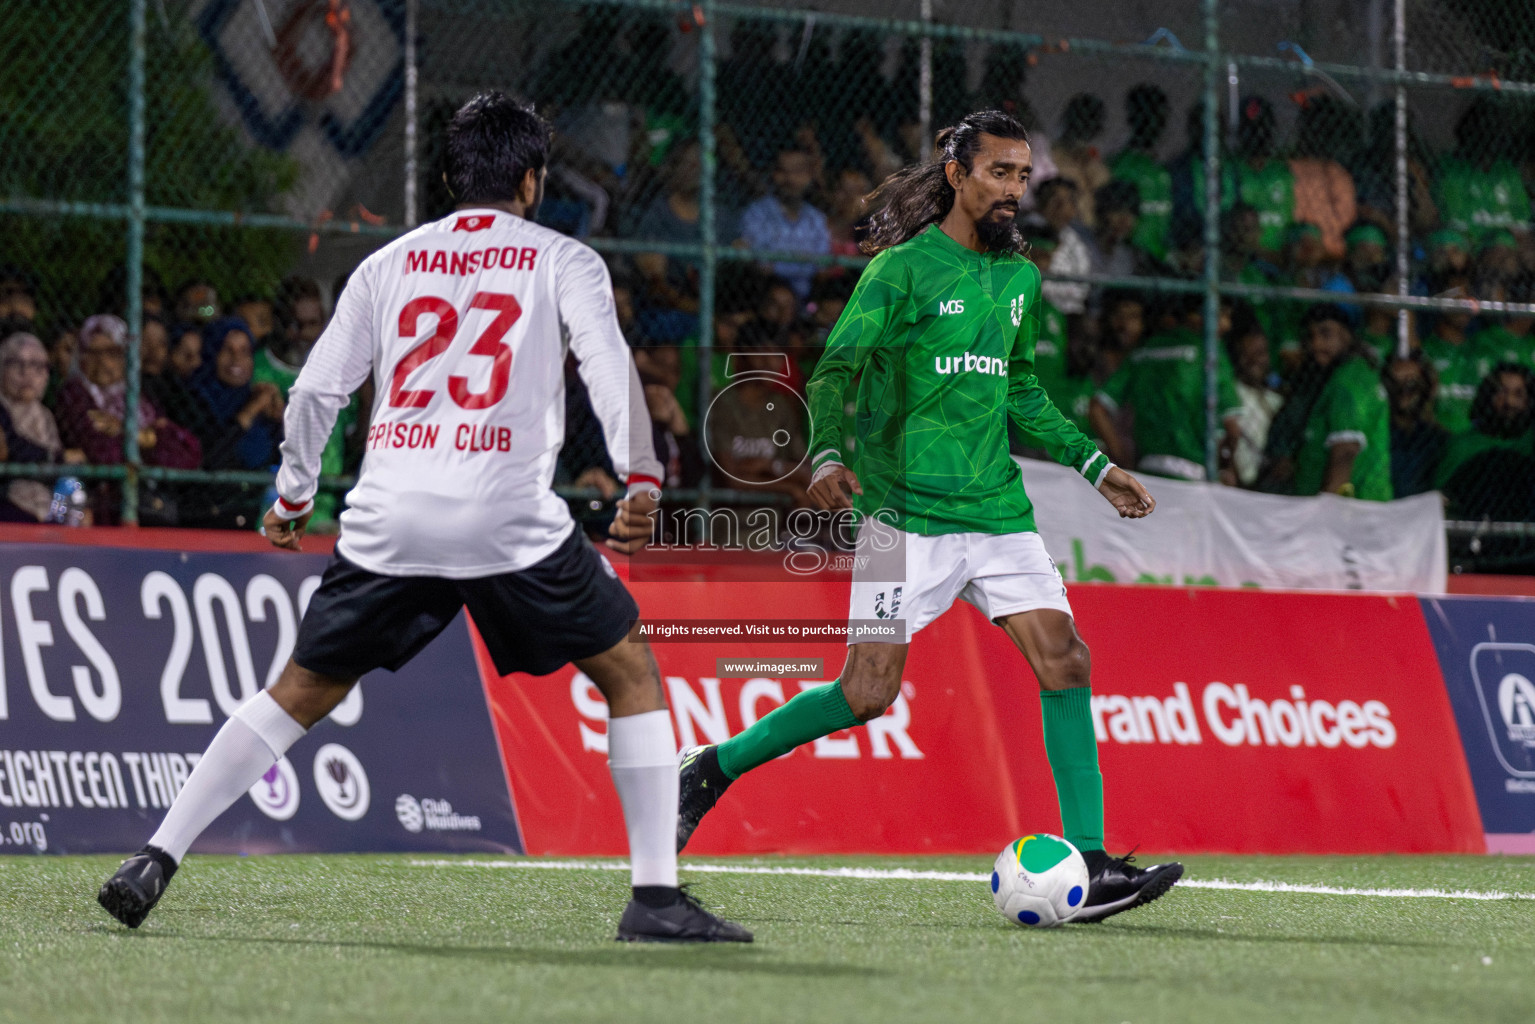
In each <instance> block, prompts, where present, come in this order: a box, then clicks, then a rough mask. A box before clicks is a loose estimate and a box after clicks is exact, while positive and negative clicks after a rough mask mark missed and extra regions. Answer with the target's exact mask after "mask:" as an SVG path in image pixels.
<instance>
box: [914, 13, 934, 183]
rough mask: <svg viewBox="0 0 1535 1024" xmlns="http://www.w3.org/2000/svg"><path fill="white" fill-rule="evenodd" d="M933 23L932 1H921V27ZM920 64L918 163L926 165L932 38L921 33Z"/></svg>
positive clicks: (930, 128) (930, 148)
mask: <svg viewBox="0 0 1535 1024" xmlns="http://www.w3.org/2000/svg"><path fill="white" fill-rule="evenodd" d="M932 23H933V0H922V27H923V29H924V30H925V29H926V28H927V27H928V26H930V25H931V24H932ZM919 45H920V47H921V51H920V52H921V62H920V67H919V68H918V71H917V120H918V121H919V122H920V123H921V125H922V129H921V134H922V156H921V159H920V160H919V161H918V162H919V163H926V162H927V161H928V160H929V159H930V154H931V153H932V152H933V37H932V36H930V35H928V34H927V33H926V31H924V32H923V35H922V42H921V43H920V44H919Z"/></svg>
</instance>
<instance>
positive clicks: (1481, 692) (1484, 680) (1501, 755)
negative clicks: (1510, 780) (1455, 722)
mask: <svg viewBox="0 0 1535 1024" xmlns="http://www.w3.org/2000/svg"><path fill="white" fill-rule="evenodd" d="M1531 676H1535V646H1531V645H1529V644H1503V643H1484V644H1477V645H1476V646H1475V647H1473V648H1472V649H1471V679H1472V681H1473V682H1474V683H1475V684H1476V697H1477V700H1479V701H1480V702H1481V705H1482V718H1483V720H1484V721H1485V722H1486V723H1487V734H1488V736H1489V737H1490V738H1491V740H1492V751H1493V753H1494V754H1495V755H1496V756H1497V758H1498V763H1499V764H1501V765H1502V766H1503V768H1504V770H1505V771H1507V772H1508V773H1509V774H1510V775H1512V776H1514V777H1515V778H1519V779H1535V682H1531V681H1530V679H1531Z"/></svg>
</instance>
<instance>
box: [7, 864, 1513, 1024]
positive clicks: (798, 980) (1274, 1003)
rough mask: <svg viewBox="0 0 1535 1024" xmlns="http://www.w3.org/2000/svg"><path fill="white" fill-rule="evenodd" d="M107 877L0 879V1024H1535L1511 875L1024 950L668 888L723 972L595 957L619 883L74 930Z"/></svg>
mask: <svg viewBox="0 0 1535 1024" xmlns="http://www.w3.org/2000/svg"><path fill="white" fill-rule="evenodd" d="M118 859H119V858H108V857H65V858H0V1021H5V1022H11V1021H16V1022H28V1024H33V1022H44V1021H47V1022H70V1021H117V1020H121V1021H219V1022H223V1021H260V1022H263V1024H265V1022H273V1021H365V1022H369V1024H387V1022H393V1021H428V1022H433V1024H448V1022H457V1021H495V1022H530V1021H626V1022H628V1021H633V1022H642V1021H658V1022H665V1024H692V1022H708V1024H743V1022H748V1021H838V1022H841V1021H878V1022H881V1024H891V1022H903V1021H938V1022H942V1024H962V1022H966V1021H971V1020H993V1021H1049V1022H1054V1021H1091V1022H1099V1021H1102V1022H1108V1024H1118V1022H1121V1021H1128V1022H1133V1024H1142V1022H1157V1021H1167V1022H1178V1024H1184V1022H1192V1024H1199V1022H1205V1021H1209V1022H1222V1024H1226V1022H1238V1024H1254V1022H1259V1021H1304V1022H1308V1024H1315V1022H1319V1021H1349V1022H1368V1021H1382V1022H1387V1021H1389V1022H1392V1024H1402V1022H1411V1021H1474V1022H1478V1024H1482V1022H1486V1024H1491V1022H1499V1021H1510V1022H1513V1021H1518V1022H1521V1024H1525V1022H1528V1021H1530V1020H1532V1019H1535V898H1531V894H1535V858H1514V857H1509V858H1500V857H1412V858H1407V857H1401V858H1391V857H1371V858H1341V857H1339V858H1308V857H1191V858H1188V859H1187V863H1188V867H1189V872H1188V875H1187V876H1186V877H1187V878H1189V879H1190V880H1194V881H1203V882H1206V883H1207V884H1208V883H1210V882H1213V881H1217V880H1223V881H1227V882H1234V883H1241V882H1253V881H1276V882H1286V883H1294V884H1304V885H1319V886H1326V887H1336V888H1350V889H1366V890H1372V891H1376V890H1386V889H1393V890H1400V889H1435V890H1456V891H1460V890H1471V891H1478V892H1482V893H1504V894H1510V895H1512V896H1513V897H1514V898H1509V899H1497V900H1486V899H1483V900H1472V899H1465V898H1455V899H1445V898H1437V897H1429V898H1422V897H1412V896H1405V895H1384V894H1378V893H1377V894H1370V895H1340V894H1327V893H1320V894H1319V893H1303V892H1274V891H1245V890H1241V889H1232V888H1189V887H1182V886H1180V887H1178V888H1175V889H1174V890H1173V891H1172V892H1171V893H1170V894H1168V895H1167V896H1166V897H1164V898H1163V899H1162V900H1160V901H1159V902H1157V903H1155V904H1153V905H1151V906H1149V907H1145V908H1142V909H1139V910H1136V911H1133V912H1130V913H1126V914H1122V915H1120V916H1118V917H1115V918H1113V919H1112V920H1110V921H1108V922H1106V923H1104V924H1101V925H1067V926H1066V927H1064V928H1059V929H1055V930H1050V931H1042V930H1025V929H1022V928H1018V927H1015V926H1013V925H1010V924H1009V923H1007V922H1006V921H1004V920H1003V919H1002V918H1001V917H1000V916H999V915H998V914H997V913H996V911H995V910H994V909H993V907H992V903H991V898H990V893H989V892H988V891H987V887H986V886H985V885H984V884H983V883H981V882H979V881H953V880H937V879H922V878H918V879H911V878H890V877H880V878H848V877H840V878H830V877H820V876H805V875H788V874H745V873H737V872H734V871H728V872H719V873H708V874H703V873H698V872H693V873H691V878H692V879H693V880H694V881H695V883H696V884H695V891H697V892H698V893H699V895H700V896H701V897H702V898H703V899H704V900H705V902H706V903H708V904H709V905H711V906H713V907H716V908H718V909H721V910H722V911H723V912H725V913H726V914H727V915H728V916H731V917H734V918H735V919H737V920H740V921H742V922H743V923H745V924H747V925H748V926H749V927H751V928H752V929H754V930H755V931H756V933H757V942H756V944H755V945H752V946H745V947H734V946H733V947H728V948H727V947H718V946H706V947H699V946H682V947H674V946H668V947H656V946H629V945H626V944H620V943H616V942H614V941H613V931H614V925H615V923H616V920H617V914H618V912H619V910H620V909H622V906H623V902H624V900H625V898H626V896H627V888H626V882H627V876H626V875H625V874H624V873H623V872H622V871H617V870H612V868H611V866H608V867H602V866H597V865H593V864H585V865H583V866H577V867H575V868H558V869H539V870H535V869H531V868H526V867H517V868H497V867H491V866H486V864H487V862H489V861H493V860H501V859H502V858H489V857H480V858H440V857H430V858H428V857H410V856H403V855H400V856H324V857H319V856H290V857H260V858H233V857H193V858H191V859H190V860H189V861H188V863H187V865H186V867H185V868H184V869H183V870H182V871H181V872H180V873H179V874H178V875H177V877H176V879H175V881H174V882H173V884H172V886H171V888H170V891H169V893H168V895H167V896H166V897H165V899H164V901H163V902H162V903H161V904H160V906H159V907H158V908H157V909H156V910H155V912H154V914H152V915H151V916H150V919H149V920H148V922H146V923H145V925H144V926H143V927H142V928H140V929H139V930H138V931H136V932H130V931H128V930H127V929H125V928H123V927H121V926H120V925H118V924H117V923H116V922H114V921H111V920H110V919H109V918H108V917H107V916H106V915H105V914H104V913H103V912H102V911H101V909H100V908H99V907H97V906H96V902H95V893H96V888H97V886H98V885H99V884H100V883H101V881H102V879H104V878H105V877H106V876H107V875H108V874H110V873H111V871H112V870H113V869H114V868H115V867H116V864H117V861H118ZM425 861H430V862H431V863H423V862H425ZM706 863H711V864H718V865H721V866H725V867H729V868H738V867H743V866H749V867H767V868H784V867H798V868H811V869H826V868H835V867H841V866H855V865H856V866H859V867H864V868H871V869H876V870H879V871H888V870H890V869H898V868H907V869H912V870H915V871H925V872H931V871H948V872H964V873H981V872H989V871H990V862H989V861H988V860H986V859H985V858H968V857H947V858H862V859H859V858H836V859H830V858H817V859H793V860H776V859H774V860H760V861H708V862H706ZM683 873H684V877H685V878H687V877H689V875H690V872H689V871H688V864H687V863H686V862H685V863H684V868H683Z"/></svg>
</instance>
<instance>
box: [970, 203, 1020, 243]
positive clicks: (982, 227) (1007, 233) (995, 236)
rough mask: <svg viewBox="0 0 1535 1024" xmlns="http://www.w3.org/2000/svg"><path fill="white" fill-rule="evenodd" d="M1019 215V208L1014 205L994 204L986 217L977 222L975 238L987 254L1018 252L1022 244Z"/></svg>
mask: <svg viewBox="0 0 1535 1024" xmlns="http://www.w3.org/2000/svg"><path fill="white" fill-rule="evenodd" d="M999 213H1001V214H1002V216H1000V217H999V216H998V214H999ZM1017 215H1018V207H1017V206H1015V205H1013V204H1012V203H1007V202H1000V203H993V204H992V206H991V209H989V210H987V211H986V216H984V217H982V218H981V219H980V220H978V221H976V222H975V236H976V238H977V240H979V241H980V243H981V247H982V248H983V249H985V250H986V251H987V252H1017V251H1018V250H1019V248H1020V246H1021V244H1022V239H1021V238H1020V236H1019V234H1018V223H1017V219H1016V218H1017Z"/></svg>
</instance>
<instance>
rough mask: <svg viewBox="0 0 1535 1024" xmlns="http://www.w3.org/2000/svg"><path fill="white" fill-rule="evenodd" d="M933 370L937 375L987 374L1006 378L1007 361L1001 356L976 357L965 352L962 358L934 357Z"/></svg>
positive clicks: (971, 353)
mask: <svg viewBox="0 0 1535 1024" xmlns="http://www.w3.org/2000/svg"><path fill="white" fill-rule="evenodd" d="M933 369H934V370H936V371H938V373H939V374H941V375H942V374H950V373H989V374H992V375H994V376H997V377H1006V376H1007V360H1006V359H1003V358H1002V357H1001V356H978V355H976V354H975V353H974V352H966V353H965V354H964V355H962V356H934V357H933Z"/></svg>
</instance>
